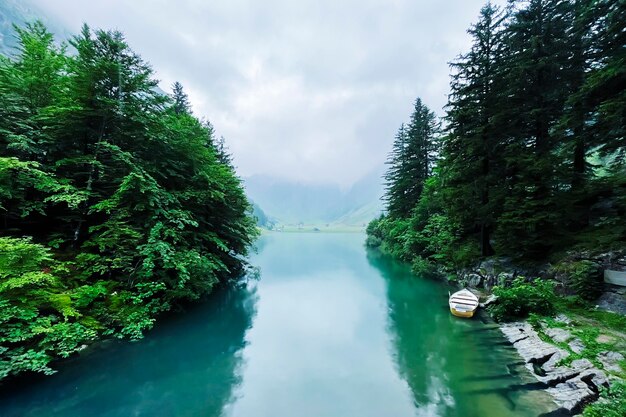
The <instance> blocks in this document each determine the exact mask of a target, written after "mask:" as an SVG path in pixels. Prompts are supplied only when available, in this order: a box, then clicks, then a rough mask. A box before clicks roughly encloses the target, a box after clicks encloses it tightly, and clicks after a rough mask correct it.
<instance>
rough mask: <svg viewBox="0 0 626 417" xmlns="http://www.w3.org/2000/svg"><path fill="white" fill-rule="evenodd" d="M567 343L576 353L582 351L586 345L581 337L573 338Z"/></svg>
mask: <svg viewBox="0 0 626 417" xmlns="http://www.w3.org/2000/svg"><path fill="white" fill-rule="evenodd" d="M567 345H568V346H569V348H570V349H572V352H574V353H582V351H583V350H585V345H584V344H583V342H582V340H580V339H579V338H576V339H574V340H572V341H571V342H569V343H568V344H567Z"/></svg>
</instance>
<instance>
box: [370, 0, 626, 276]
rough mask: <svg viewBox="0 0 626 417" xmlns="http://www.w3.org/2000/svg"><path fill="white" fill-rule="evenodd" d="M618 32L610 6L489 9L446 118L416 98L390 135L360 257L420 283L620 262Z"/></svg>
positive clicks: (622, 197) (535, 1)
mask: <svg viewBox="0 0 626 417" xmlns="http://www.w3.org/2000/svg"><path fill="white" fill-rule="evenodd" d="M625 21H626V6H625V5H624V2H621V1H617V0H580V1H578V0H577V1H574V0H531V1H527V2H513V3H511V4H510V5H509V7H507V8H505V9H501V8H499V7H497V6H495V5H493V4H491V3H487V4H486V5H485V6H484V7H483V8H482V10H481V12H480V16H479V19H478V21H477V22H476V23H475V24H473V25H472V26H471V28H470V29H469V30H468V32H469V34H470V35H471V37H472V39H473V43H472V46H471V48H470V50H469V51H467V52H465V53H463V54H462V55H460V56H459V57H457V58H456V59H455V60H454V61H453V62H452V63H451V65H450V66H451V71H452V74H451V82H450V89H451V92H450V95H449V101H448V104H447V106H446V115H445V118H444V119H443V120H442V121H440V120H437V118H436V117H435V115H434V113H433V112H432V111H430V110H429V109H428V107H427V106H426V105H425V104H424V103H423V102H422V101H421V100H420V99H417V100H416V101H415V104H414V110H413V113H412V115H411V118H410V121H409V122H408V123H407V124H403V125H402V126H401V127H400V129H399V131H398V133H397V135H396V138H395V141H394V144H393V151H392V153H391V154H390V156H389V159H388V162H387V163H388V171H387V174H386V176H385V179H386V187H387V188H386V194H385V197H384V198H385V201H386V214H385V215H383V216H381V217H380V218H379V219H375V220H374V221H372V222H371V223H370V224H369V226H368V244H369V245H370V246H375V247H380V248H382V250H383V251H385V252H388V253H390V254H392V255H393V256H395V257H397V258H399V259H402V260H404V261H408V262H411V263H412V264H413V267H414V269H415V271H416V272H421V273H423V272H428V271H431V272H432V271H433V269H436V268H439V269H440V272H441V271H442V270H443V271H456V270H459V269H462V268H464V267H467V266H468V265H471V264H474V263H475V262H476V261H477V260H480V259H485V258H486V257H490V256H494V255H495V256H500V257H507V258H510V259H513V260H515V261H517V262H520V263H526V264H533V263H539V262H545V261H547V260H550V261H554V260H557V261H558V260H559V259H561V258H563V257H564V256H566V254H567V253H568V252H571V251H579V252H586V253H599V252H601V251H605V252H606V251H611V250H616V251H622V250H624V243H625V242H626V222H624V219H625V218H626V166H625V157H626V50H625V47H624V45H626V31H625V30H624V22H625Z"/></svg>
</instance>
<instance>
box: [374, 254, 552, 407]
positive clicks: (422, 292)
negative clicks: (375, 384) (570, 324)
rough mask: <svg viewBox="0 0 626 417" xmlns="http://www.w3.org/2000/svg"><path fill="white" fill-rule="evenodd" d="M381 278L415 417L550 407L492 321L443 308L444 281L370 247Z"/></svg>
mask: <svg viewBox="0 0 626 417" xmlns="http://www.w3.org/2000/svg"><path fill="white" fill-rule="evenodd" d="M367 259H368V261H369V262H370V264H371V265H372V266H373V267H375V268H376V269H377V270H378V271H380V274H381V275H382V276H383V278H384V280H385V283H386V295H387V304H388V327H389V335H390V339H391V344H392V351H393V356H394V359H395V362H396V366H397V369H398V373H399V374H400V375H401V377H402V378H403V379H404V380H405V381H406V382H407V384H408V385H409V387H410V389H411V393H412V396H413V400H414V404H415V407H416V409H417V415H419V416H429V417H435V416H442V417H444V416H445V417H473V416H476V417H478V416H481V417H484V416H505V415H506V416H509V415H510V416H528V417H530V416H537V415H539V414H540V413H542V412H546V411H548V410H551V409H553V408H554V404H553V403H552V402H551V400H550V398H549V397H548V396H547V394H546V393H545V392H543V391H540V390H539V385H538V384H537V382H536V380H534V379H533V378H532V376H530V375H529V374H528V373H527V372H526V371H525V370H524V369H523V368H522V367H521V365H520V364H519V363H518V365H517V366H515V365H513V366H512V365H510V364H515V363H516V362H518V361H519V359H518V357H517V356H516V354H515V352H514V351H513V350H512V349H511V347H510V346H509V345H508V344H506V343H505V341H504V339H503V337H502V335H501V334H500V333H499V331H498V330H497V328H496V327H495V326H494V325H493V324H485V323H483V322H482V321H481V320H480V318H478V319H474V320H462V319H457V318H455V317H452V316H451V315H450V314H449V312H448V305H447V298H448V294H447V292H446V291H445V289H444V288H443V286H442V284H441V283H438V282H435V281H430V280H427V279H418V278H415V277H413V276H412V275H411V274H410V271H409V269H408V267H406V266H405V265H402V264H399V263H397V262H395V261H393V260H392V259H390V258H389V257H386V256H383V255H381V254H380V253H378V252H375V251H368V253H367Z"/></svg>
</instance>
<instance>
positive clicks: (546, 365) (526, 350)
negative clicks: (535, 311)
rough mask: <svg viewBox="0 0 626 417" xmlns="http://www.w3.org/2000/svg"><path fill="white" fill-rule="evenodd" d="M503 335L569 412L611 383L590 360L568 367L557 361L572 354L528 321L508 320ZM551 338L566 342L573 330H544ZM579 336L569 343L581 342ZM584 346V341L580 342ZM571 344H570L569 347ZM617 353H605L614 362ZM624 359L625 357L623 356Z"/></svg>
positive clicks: (580, 407) (593, 398)
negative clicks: (542, 336) (544, 336)
mask: <svg viewBox="0 0 626 417" xmlns="http://www.w3.org/2000/svg"><path fill="white" fill-rule="evenodd" d="M500 329H501V331H502V333H503V334H504V336H505V337H506V338H507V339H508V340H509V341H510V342H511V343H512V344H513V346H514V347H515V349H516V350H517V352H518V353H519V355H520V356H521V357H522V358H523V359H524V362H526V367H527V368H528V369H529V370H530V371H531V372H532V373H533V375H534V376H535V378H536V379H537V380H539V381H540V382H542V383H543V384H545V385H546V387H547V391H548V393H549V394H551V395H552V397H553V399H554V401H555V402H556V404H557V405H558V406H559V407H561V408H563V409H565V410H567V411H568V412H570V413H576V412H580V411H581V410H582V407H583V406H584V404H586V403H588V402H589V401H592V400H595V399H597V398H598V393H599V391H600V388H601V387H606V386H608V380H607V377H606V375H605V374H604V373H603V372H602V371H600V370H598V369H597V368H595V367H594V365H593V363H591V361H589V360H588V359H577V360H574V361H572V363H571V364H570V365H569V366H563V365H561V366H559V365H558V364H559V363H560V362H561V361H562V360H563V359H565V358H567V357H568V356H569V355H570V353H569V352H568V351H566V350H564V349H561V348H559V347H557V346H554V345H552V344H550V343H547V342H544V341H543V340H541V338H540V337H539V335H538V334H537V332H536V331H535V330H534V329H533V328H532V326H531V325H530V324H528V323H526V322H516V323H507V324H503V325H501V326H500ZM545 331H546V334H548V335H551V336H550V337H552V338H553V340H554V339H558V340H560V341H562V342H566V341H567V340H570V339H571V337H572V336H571V333H570V332H568V331H567V330H565V329H550V328H547V329H545ZM579 342H580V340H579V339H574V340H572V341H571V342H570V345H571V344H572V343H579ZM580 344H581V345H582V342H580ZM570 347H571V346H570ZM615 353H616V352H606V355H604V357H605V358H610V360H611V361H613V363H614V362H615V361H619V360H621V359H620V357H621V355H619V354H617V355H619V356H617V355H614V354H615ZM622 359H623V357H622Z"/></svg>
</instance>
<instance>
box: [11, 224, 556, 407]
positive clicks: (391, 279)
mask: <svg viewBox="0 0 626 417" xmlns="http://www.w3.org/2000/svg"><path fill="white" fill-rule="evenodd" d="M364 240H365V235H363V234H359V233H346V234H340V233H336V234H333V233H267V234H265V235H264V236H262V237H261V239H260V240H259V242H258V245H257V246H258V253H256V254H253V255H252V256H251V263H252V264H253V265H255V266H258V267H259V268H260V279H258V280H249V281H248V282H245V283H241V284H240V285H238V286H236V287H233V288H227V289H220V290H218V291H216V292H215V293H214V294H212V295H211V296H210V297H208V299H207V300H206V301H205V302H202V303H199V304H197V305H195V306H193V307H191V308H188V309H187V311H185V312H184V313H180V314H175V315H170V316H168V317H166V318H163V319H162V320H160V321H159V322H157V325H156V327H155V329H154V330H152V331H151V332H149V333H148V334H147V335H146V338H145V339H143V340H141V341H138V342H128V341H106V342H103V343H100V344H98V345H96V346H94V347H90V348H89V349H87V350H86V351H85V352H84V353H83V354H82V355H81V356H80V357H77V358H74V359H72V360H70V361H67V362H65V363H62V364H60V366H59V372H58V373H57V374H55V375H53V376H51V377H44V378H39V379H37V380H35V381H31V382H29V383H21V384H20V385H19V386H13V387H4V388H3V389H2V390H0V416H3V417H18V416H19V417H31V416H37V417H41V416H45V417H56V416H59V417H61V416H62V417H87V416H89V417H92V416H106V417H128V416H150V417H153V416H180V417H196V416H197V417H210V416H223V417H230V416H233V417H309V416H310V417H313V416H315V417H349V416H358V417H367V416H377V417H387V416H394V417H401V416H442V417H443V416H450V417H452V416H458V417H474V416H476V417H479V416H480V417H489V416H494V417H500V416H528V417H530V416H533V417H534V416H538V415H541V414H543V413H547V412H548V411H550V410H551V409H553V408H554V404H553V403H552V402H551V400H550V398H549V397H548V395H547V394H546V393H545V392H544V391H542V390H540V389H539V386H538V385H537V384H536V381H535V379H534V378H533V377H532V376H531V375H530V374H529V373H528V372H527V371H526V370H525V368H524V367H523V364H522V363H521V362H520V361H521V359H520V358H519V357H518V356H517V355H516V353H515V351H514V350H513V348H512V347H511V346H510V345H509V344H508V343H507V342H505V340H504V338H503V337H502V336H501V334H500V332H499V330H498V329H497V327H496V326H495V325H494V324H492V323H490V322H489V321H488V320H486V319H485V318H483V317H481V315H479V316H478V317H475V318H474V319H471V320H467V319H459V318H455V317H453V316H451V315H450V313H449V311H448V306H447V298H448V291H449V288H448V287H447V286H446V285H445V284H443V283H440V282H435V281H431V280H427V279H422V278H418V277H415V276H412V275H411V274H410V270H409V268H408V267H407V266H405V265H403V264H400V263H398V262H395V261H393V260H391V259H389V258H388V257H385V256H381V255H380V254H378V253H377V252H372V251H368V250H366V248H365V246H364Z"/></svg>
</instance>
